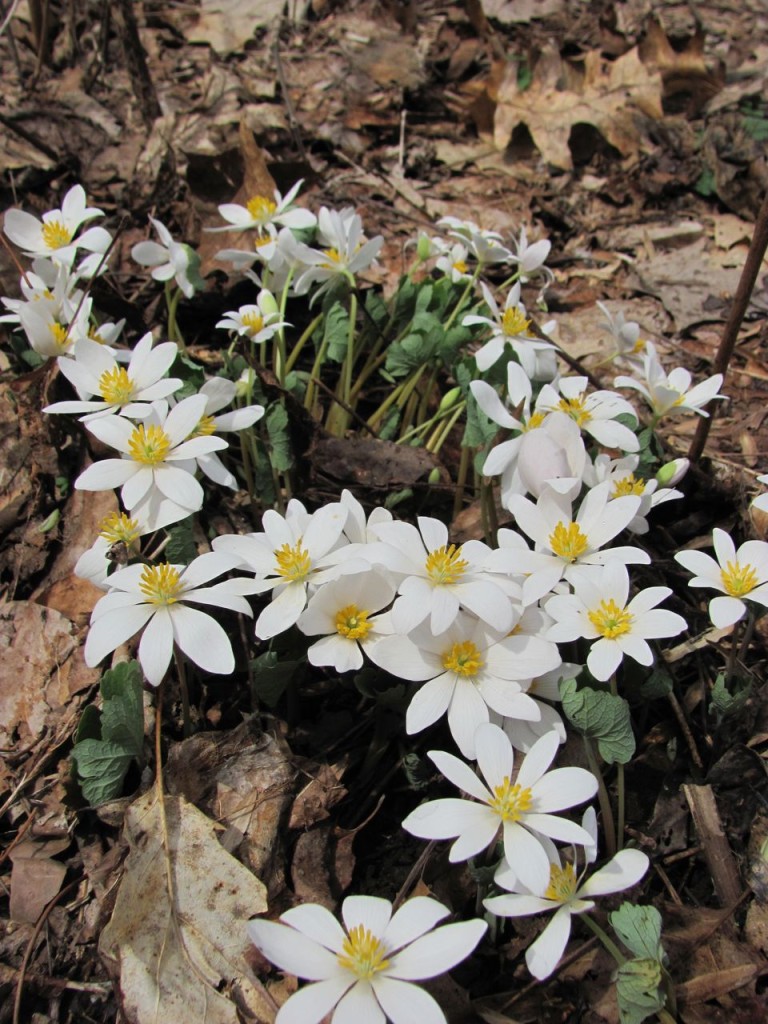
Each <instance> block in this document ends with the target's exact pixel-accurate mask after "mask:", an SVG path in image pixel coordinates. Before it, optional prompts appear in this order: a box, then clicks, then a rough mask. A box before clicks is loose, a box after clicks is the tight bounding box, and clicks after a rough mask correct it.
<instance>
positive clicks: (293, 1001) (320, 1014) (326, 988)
mask: <svg viewBox="0 0 768 1024" xmlns="http://www.w3.org/2000/svg"><path fill="white" fill-rule="evenodd" d="M249 927H250V926H249ZM254 941H255V940H254ZM257 945H258V943H257ZM354 982H355V977H354V975H353V974H351V973H350V972H349V971H345V973H344V975H339V976H337V977H334V978H328V979H327V980H326V981H316V982H314V984H312V985H305V986H304V988H300V989H299V991H298V992H294V994H293V995H292V996H290V997H289V998H288V1000H287V1001H286V1002H285V1003H283V1005H282V1006H281V1007H280V1010H279V1012H278V1014H277V1017H276V1018H275V1024H320V1021H322V1020H323V1019H324V1018H325V1016H326V1015H327V1014H329V1013H330V1012H331V1010H332V1009H333V1008H334V1006H335V1005H336V1004H337V1003H338V1002H339V1000H340V999H341V997H342V996H343V995H344V993H345V992H346V991H347V989H348V988H349V987H350V986H351V985H353V984H354Z"/></svg>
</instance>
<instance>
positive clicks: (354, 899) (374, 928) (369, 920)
mask: <svg viewBox="0 0 768 1024" xmlns="http://www.w3.org/2000/svg"><path fill="white" fill-rule="evenodd" d="M341 916H342V918H343V920H344V927H345V928H346V929H347V932H351V931H352V929H353V928H358V927H363V928H367V929H368V931H369V932H370V933H371V935H375V936H376V937H377V938H379V939H380V938H381V937H382V935H383V934H384V932H385V931H386V929H387V925H388V924H389V921H390V918H391V917H392V904H391V903H390V902H389V900H385V899H382V898H381V897H380V896H347V898H346V899H345V900H344V902H343V903H342V905H341Z"/></svg>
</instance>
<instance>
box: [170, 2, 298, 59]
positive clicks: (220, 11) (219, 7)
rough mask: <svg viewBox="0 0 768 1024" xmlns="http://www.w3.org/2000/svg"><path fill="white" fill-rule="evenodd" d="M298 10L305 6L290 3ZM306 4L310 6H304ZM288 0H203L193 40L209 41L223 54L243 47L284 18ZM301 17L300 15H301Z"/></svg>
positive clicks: (190, 32)
mask: <svg viewBox="0 0 768 1024" xmlns="http://www.w3.org/2000/svg"><path fill="white" fill-rule="evenodd" d="M289 6H291V7H294V8H296V9H297V11H298V8H299V7H300V6H302V5H300V4H291V5H289ZM304 6H306V5H304ZM284 9H285V0H259V3H257V4H244V3H242V0H202V2H201V4H200V17H199V19H198V22H197V24H196V25H195V26H194V27H193V28H192V29H191V30H190V31H189V33H188V36H187V38H188V40H189V42H190V43H208V44H209V46H211V47H212V48H213V49H214V50H215V51H216V53H218V54H219V56H221V57H226V56H227V55H228V54H230V53H237V52H239V51H242V50H243V47H244V46H245V44H246V43H247V42H248V41H249V40H251V39H253V37H254V34H255V33H256V30H257V29H259V28H261V27H262V26H263V25H269V24H270V22H274V21H277V20H279V19H280V18H282V16H283V10H284ZM297 17H298V14H297Z"/></svg>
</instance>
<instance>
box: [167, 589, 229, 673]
mask: <svg viewBox="0 0 768 1024" xmlns="http://www.w3.org/2000/svg"><path fill="white" fill-rule="evenodd" d="M171 621H172V623H173V633H174V637H175V639H176V643H177V644H178V645H179V647H180V648H181V649H182V651H183V652H184V653H185V654H186V656H187V657H188V658H189V659H190V661H193V662H194V663H195V665H197V666H198V667H199V668H202V669H205V671H206V672H214V673H216V674H218V675H230V674H231V673H232V672H234V669H235V657H234V655H233V653H232V645H231V644H230V642H229V637H228V636H227V634H226V633H225V632H224V630H223V629H222V628H221V626H220V625H219V624H218V622H216V621H215V619H212V618H211V616H210V615H206V614H205V612H200V611H198V610H197V609H196V608H189V607H187V606H186V605H183V604H177V605H174V606H173V609H172V611H171Z"/></svg>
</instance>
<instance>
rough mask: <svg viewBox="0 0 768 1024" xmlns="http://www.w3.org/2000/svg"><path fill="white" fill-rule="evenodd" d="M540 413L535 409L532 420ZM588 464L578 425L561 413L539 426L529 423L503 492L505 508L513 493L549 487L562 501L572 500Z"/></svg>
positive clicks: (537, 492)
mask: <svg viewBox="0 0 768 1024" xmlns="http://www.w3.org/2000/svg"><path fill="white" fill-rule="evenodd" d="M539 397H541V396H539ZM538 404H539V403H538V401H537V403H536V405H537V407H538ZM539 414H540V410H538V408H537V410H536V412H534V414H533V416H532V417H531V422H532V423H535V422H536V417H537V416H538V415H539ZM587 464H588V458H587V449H586V446H585V444H584V439H583V437H582V434H581V430H580V428H579V426H578V424H577V423H576V422H575V421H574V420H573V419H572V418H571V417H570V416H568V415H567V414H566V413H564V412H551V413H549V414H548V415H546V416H545V417H544V420H543V422H542V423H541V425H540V426H530V427H529V429H528V430H527V431H526V432H525V433H524V434H523V438H522V441H521V442H520V448H519V450H518V453H517V466H516V474H515V477H514V478H513V479H512V481H511V482H510V489H509V491H505V492H503V500H504V505H505V507H506V508H511V501H512V494H515V493H525V492H527V493H529V494H532V495H533V496H534V497H536V498H538V497H540V496H541V495H542V494H543V493H544V491H545V490H552V491H556V492H557V493H558V494H560V495H561V496H562V497H563V499H564V500H567V499H574V498H575V497H576V496H577V495H578V493H579V492H580V491H581V484H582V477H583V475H584V473H585V471H586V467H587Z"/></svg>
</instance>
